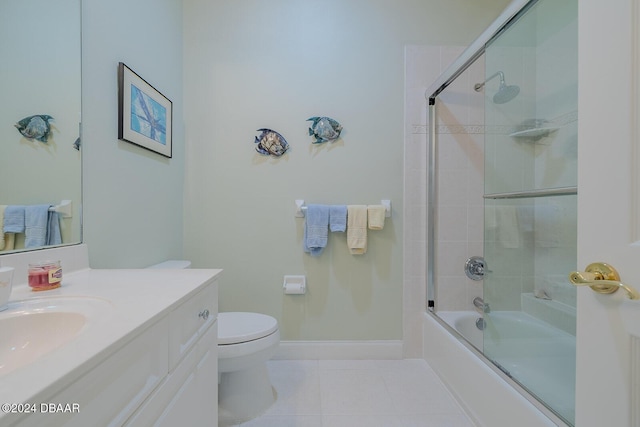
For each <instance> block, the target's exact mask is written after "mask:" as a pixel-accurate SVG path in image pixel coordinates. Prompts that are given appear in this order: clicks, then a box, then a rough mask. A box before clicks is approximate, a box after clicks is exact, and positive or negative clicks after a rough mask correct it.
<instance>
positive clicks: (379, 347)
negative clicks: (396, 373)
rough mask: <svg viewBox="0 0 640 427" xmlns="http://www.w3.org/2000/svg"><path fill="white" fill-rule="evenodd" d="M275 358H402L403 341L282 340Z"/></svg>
mask: <svg viewBox="0 0 640 427" xmlns="http://www.w3.org/2000/svg"><path fill="white" fill-rule="evenodd" d="M273 358H274V359H280V360H292V359H293V360H363V359H365V360H366V359H376V360H379V359H402V341H400V340H397V341H396V340H388V341H387V340H385V341H281V342H280V346H279V347H278V350H277V352H276V355H275V356H274V357H273Z"/></svg>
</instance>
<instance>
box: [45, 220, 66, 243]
mask: <svg viewBox="0 0 640 427" xmlns="http://www.w3.org/2000/svg"><path fill="white" fill-rule="evenodd" d="M46 244H47V245H61V244H62V235H61V233H60V214H59V213H58V212H49V217H48V218H47V242H46Z"/></svg>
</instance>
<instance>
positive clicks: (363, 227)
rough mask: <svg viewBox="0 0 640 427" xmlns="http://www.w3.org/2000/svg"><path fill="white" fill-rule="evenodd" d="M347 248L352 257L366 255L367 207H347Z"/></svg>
mask: <svg viewBox="0 0 640 427" xmlns="http://www.w3.org/2000/svg"><path fill="white" fill-rule="evenodd" d="M347 246H348V247H349V252H351V254H352V255H363V254H365V253H367V206H366V205H349V206H347Z"/></svg>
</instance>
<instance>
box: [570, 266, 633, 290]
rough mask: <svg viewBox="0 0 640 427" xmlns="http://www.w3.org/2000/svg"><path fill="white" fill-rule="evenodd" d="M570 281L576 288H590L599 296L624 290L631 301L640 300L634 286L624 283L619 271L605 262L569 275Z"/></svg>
mask: <svg viewBox="0 0 640 427" xmlns="http://www.w3.org/2000/svg"><path fill="white" fill-rule="evenodd" d="M569 281H570V282H571V283H573V284H574V285H575V286H589V287H590V288H591V289H593V290H594V291H595V292H597V293H599V294H612V293H614V292H616V291H617V290H618V289H620V288H622V289H624V290H625V291H627V297H629V299H640V293H638V291H636V290H635V289H634V288H633V287H632V286H629V285H625V284H624V283H622V282H621V281H620V275H619V274H618V271H616V269H615V268H613V267H612V266H610V265H609V264H606V263H604V262H594V263H593V264H589V265H588V266H587V268H586V269H585V271H574V272H572V273H571V274H569Z"/></svg>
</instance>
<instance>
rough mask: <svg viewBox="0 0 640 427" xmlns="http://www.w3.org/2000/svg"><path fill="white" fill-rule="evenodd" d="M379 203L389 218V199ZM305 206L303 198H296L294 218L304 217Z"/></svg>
mask: <svg viewBox="0 0 640 427" xmlns="http://www.w3.org/2000/svg"><path fill="white" fill-rule="evenodd" d="M380 204H381V205H383V206H384V208H385V214H384V216H385V217H386V218H391V200H380ZM306 211H307V207H306V206H305V205H304V199H296V214H295V216H296V218H304V215H305V212H306Z"/></svg>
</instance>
